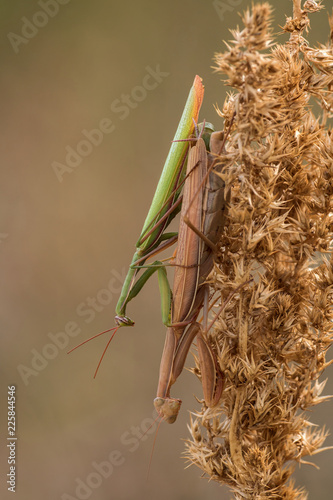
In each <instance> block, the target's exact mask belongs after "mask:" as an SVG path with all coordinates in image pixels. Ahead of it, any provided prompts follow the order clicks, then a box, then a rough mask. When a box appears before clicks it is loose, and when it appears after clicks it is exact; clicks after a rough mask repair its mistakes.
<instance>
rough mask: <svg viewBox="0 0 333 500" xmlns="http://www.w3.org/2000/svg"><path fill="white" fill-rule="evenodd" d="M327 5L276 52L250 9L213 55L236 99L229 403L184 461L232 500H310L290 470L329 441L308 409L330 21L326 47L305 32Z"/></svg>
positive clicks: (294, 23)
mask: <svg viewBox="0 0 333 500" xmlns="http://www.w3.org/2000/svg"><path fill="white" fill-rule="evenodd" d="M321 8H322V6H321V5H320V3H316V2H314V1H313V0H308V1H306V2H305V4H304V5H303V6H301V3H300V0H294V12H293V18H288V19H287V21H286V24H285V27H284V31H285V32H288V33H290V36H289V38H288V41H287V42H286V43H285V44H276V43H275V42H274V41H273V36H272V30H271V7H270V6H269V5H268V4H266V3H265V4H261V5H254V6H253V7H252V9H251V10H248V11H246V12H245V14H244V15H243V19H242V21H243V25H244V27H243V29H237V30H233V31H232V32H231V33H232V35H233V41H231V42H229V43H228V44H226V45H227V51H226V52H224V53H222V54H217V55H216V57H215V63H216V70H217V71H218V72H219V73H221V74H224V75H227V79H226V80H225V82H226V83H227V84H228V85H229V86H231V87H233V89H234V91H233V93H231V94H230V95H229V96H228V98H227V100H226V101H225V104H224V106H223V109H222V110H218V113H219V114H220V116H222V117H223V118H224V119H225V130H227V128H228V126H229V125H230V123H232V128H231V133H230V134H229V137H228V142H227V144H226V150H225V152H224V153H223V155H222V156H221V161H222V162H223V164H224V170H223V173H222V174H221V175H223V177H224V179H225V182H226V186H227V188H228V189H230V192H231V201H230V207H229V211H228V221H227V224H226V228H225V232H224V234H223V238H222V241H221V242H220V254H219V256H218V258H217V260H216V265H215V268H214V272H213V273H212V275H211V282H212V286H213V287H214V289H215V290H217V293H219V294H220V295H221V299H222V300H225V299H226V297H228V296H229V294H230V292H231V291H233V290H236V289H237V290H236V292H235V293H234V295H233V296H232V298H231V300H230V301H229V302H228V305H227V306H226V307H225V309H224V310H223V312H222V313H221V314H220V316H219V319H218V321H217V323H216V324H215V328H214V329H212V330H211V331H209V332H208V334H207V337H208V339H207V340H208V342H209V343H210V345H211V347H212V349H213V350H214V351H215V353H216V355H217V359H218V362H219V364H220V367H221V370H222V371H223V372H224V377H225V387H224V392H223V395H222V399H221V401H220V404H219V405H218V407H216V408H214V409H211V408H207V407H206V406H205V404H204V402H203V403H202V409H201V411H200V412H196V413H193V414H192V416H191V422H190V426H189V429H190V434H191V438H190V439H189V440H188V441H187V444H186V446H187V449H186V457H187V458H188V459H189V461H190V462H191V463H193V464H196V465H197V466H199V467H200V468H201V469H202V470H203V471H204V472H205V473H206V474H207V475H208V477H209V478H210V479H213V480H216V481H218V482H220V483H224V484H227V485H229V486H230V487H231V489H232V491H233V493H234V496H235V498H236V499H254V498H255V499H263V498H265V499H286V500H287V499H305V498H306V497H307V495H306V493H305V492H304V491H303V490H302V489H301V490H299V489H297V488H295V487H294V485H293V481H292V479H291V478H290V476H291V474H292V472H293V469H294V466H295V464H296V463H305V462H306V460H304V459H305V457H307V456H311V455H314V454H316V453H318V452H319V451H322V450H323V447H322V445H323V442H324V440H325V437H326V434H327V433H326V431H325V429H321V430H320V429H319V428H318V427H317V426H315V425H314V424H312V423H311V422H310V421H309V420H308V418H309V416H308V414H307V413H306V410H308V409H310V408H311V407H313V406H314V405H317V404H318V403H321V402H323V401H325V400H326V399H327V398H328V396H326V397H325V396H323V395H322V391H323V388H324V385H325V381H319V377H320V375H322V373H323V371H324V370H325V368H326V367H327V366H328V362H326V360H325V355H326V353H327V350H328V348H329V346H330V345H331V343H332V316H333V314H332V294H333V260H332V257H331V251H330V243H331V240H332V229H333V225H332V222H333V219H332V215H331V213H332V193H333V143H332V130H331V128H330V125H329V120H330V118H332V106H333V93H332V89H333V50H332V43H333V41H332V40H333V14H332V15H331V16H329V25H327V26H328V32H329V27H330V29H331V38H330V43H329V44H328V45H327V46H324V45H320V46H318V47H317V48H312V47H311V46H310V45H309V43H308V42H307V41H306V40H305V38H304V36H305V34H306V31H307V30H308V28H309V18H308V15H309V14H310V13H313V12H316V11H318V10H320V9H321ZM249 280H251V281H250V282H249ZM242 283H246V284H245V285H244V286H243V287H241V288H237V287H239V286H240V285H241V284H242ZM196 365H197V366H196V368H195V369H194V370H193V371H194V372H195V373H196V374H197V375H198V376H199V378H200V366H199V364H198V363H196ZM330 460H332V459H330Z"/></svg>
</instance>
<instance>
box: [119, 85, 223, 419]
mask: <svg viewBox="0 0 333 500" xmlns="http://www.w3.org/2000/svg"><path fill="white" fill-rule="evenodd" d="M193 92H194V97H197V98H198V100H197V102H198V107H197V106H196V107H194V108H195V114H196V118H197V115H198V112H199V109H198V108H200V105H201V102H202V96H203V88H202V86H201V81H200V80H199V79H198V77H196V79H195V81H194V85H193V87H192V89H191V92H190V96H189V100H188V102H187V104H186V106H185V110H184V114H185V123H187V130H186V131H185V130H184V127H183V135H184V132H185V135H187V134H188V130H191V127H190V122H192V123H193V122H194V121H195V120H194V116H193V114H194V113H193V112H192V111H191V110H190V112H188V110H189V106H190V107H191V104H190V105H189V102H190V103H191V100H192V99H193V98H192V96H191V93H193ZM198 96H200V97H198ZM184 114H183V118H182V120H183V119H184ZM182 120H181V123H182ZM188 120H190V122H189V121H188ZM209 128H210V127H206V129H205V130H203V131H202V133H204V132H207V130H209ZM188 137H189V135H187V137H184V138H183V137H182V136H181V134H179V129H178V131H177V133H176V137H175V139H174V143H173V145H172V147H175V148H177V149H178V151H179V152H180V151H181V153H178V155H179V156H178V158H179V159H178V163H177V162H174V163H173V175H172V177H171V179H172V181H171V182H169V183H167V184H166V187H167V189H166V190H165V193H166V194H167V195H168V196H167V197H165V196H164V197H163V198H159V200H160V201H159V203H157V205H156V207H157V208H155V211H152V207H153V205H154V202H155V200H156V199H158V196H157V195H158V193H159V192H160V183H161V182H162V186H163V184H164V183H165V181H164V180H163V174H162V176H161V179H160V183H159V185H158V188H157V190H156V193H155V196H154V200H153V204H152V207H151V209H150V211H149V214H148V216H147V219H146V222H145V224H144V227H143V231H142V234H141V236H140V238H139V241H138V243H137V251H136V253H135V254H134V257H133V260H132V264H131V266H130V269H129V272H128V275H127V278H126V280H125V282H124V286H123V290H122V293H121V296H120V299H119V302H118V305H117V309H116V322H117V324H118V325H119V326H125V325H126V326H128V325H132V324H133V321H132V320H130V319H129V318H128V316H126V315H125V310H126V306H127V304H128V302H129V301H130V300H131V299H132V298H133V297H134V296H135V295H137V293H138V292H139V291H140V290H141V288H142V286H143V284H144V283H145V282H146V281H147V279H148V278H149V277H150V275H151V274H152V273H154V272H155V270H157V271H158V274H159V285H160V292H161V303H162V319H163V323H164V324H165V325H166V326H167V327H168V328H167V333H166V340H165V345H164V350H163V354H162V360H161V366H160V376H159V383H158V389H157V397H156V398H155V401H154V405H155V408H156V409H157V411H158V413H159V415H160V416H161V417H162V418H163V419H164V420H165V421H167V422H169V423H172V422H174V421H175V420H176V418H177V415H178V412H179V409H180V405H181V401H180V400H179V399H175V398H170V388H171V385H172V384H173V383H174V382H175V381H176V379H177V378H178V376H179V375H180V373H181V372H182V370H183V367H184V363H185V360H186V356H187V353H188V351H189V349H190V346H191V344H192V341H193V339H194V338H195V337H197V346H198V353H199V362H200V367H201V372H202V384H203V390H204V398H205V401H206V403H207V405H208V406H214V405H216V404H217V403H218V401H219V399H220V397H221V393H222V389H223V379H222V373H221V371H220V369H219V368H218V365H217V361H216V358H215V355H214V353H213V352H212V351H211V349H210V348H209V347H208V345H207V343H206V342H205V340H204V337H203V335H202V326H201V325H200V324H199V323H197V322H196V319H197V316H198V315H199V313H200V310H201V309H202V306H203V303H204V300H205V297H206V298H207V296H208V294H209V287H208V286H207V285H206V284H205V281H206V279H207V277H208V275H209V273H210V271H211V270H212V267H213V251H214V250H215V249H216V243H217V242H218V239H219V236H220V234H221V230H222V227H223V224H224V218H225V216H224V210H225V198H224V182H223V180H222V179H221V177H219V176H218V175H216V170H217V166H219V167H220V168H221V163H220V162H219V160H218V155H219V154H220V153H221V152H222V149H223V145H224V144H223V142H224V141H223V137H224V136H223V133H222V132H215V133H213V134H212V135H211V137H210V153H208V152H207V151H206V144H205V142H204V140H203V139H202V138H201V137H199V138H197V139H196V140H195V142H196V144H195V145H194V146H193V147H192V148H191V150H190V152H189V154H188V159H187V173H186V177H185V182H184V193H183V195H182V198H180V195H179V190H180V185H181V183H182V182H183V178H184V171H183V170H184V163H185V162H184V160H183V158H184V154H185V155H186V149H187V148H188V142H186V139H187V138H188ZM184 139H185V140H184ZM184 146H185V148H186V149H185V150H184ZM184 151H185V152H184ZM169 156H170V155H169ZM168 158H169V157H168ZM166 165H168V161H167V162H166ZM213 167H215V170H214V171H213ZM162 191H163V189H162ZM179 200H182V208H181V218H180V227H179V232H178V236H176V235H175V234H172V233H170V234H169V233H164V229H165V227H166V226H167V225H168V223H169V222H170V220H171V219H172V218H173V217H174V216H175V215H176V213H177V211H178V202H179ZM176 238H177V239H178V246H177V253H176V259H175V262H174V266H175V275H174V286H173V292H172V294H171V291H170V286H169V284H168V281H167V277H166V271H165V268H164V267H163V266H162V264H161V263H160V262H158V261H157V262H154V263H153V264H151V265H150V266H144V265H143V264H144V261H145V260H146V259H147V258H148V257H150V256H152V255H154V254H156V253H157V252H158V251H159V250H162V249H164V248H166V247H167V246H169V244H171V243H173V242H174V241H175V239H176ZM147 242H148V243H147ZM140 265H141V266H140ZM138 267H148V269H147V270H146V271H145V272H144V274H143V275H142V276H141V278H139V279H138V280H137V281H136V282H135V281H134V280H135V276H136V273H137V272H138ZM206 303H207V301H206ZM206 314H207V308H206Z"/></svg>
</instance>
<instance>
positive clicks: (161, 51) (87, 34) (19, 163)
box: [0, 0, 333, 500]
mask: <svg viewBox="0 0 333 500" xmlns="http://www.w3.org/2000/svg"><path fill="white" fill-rule="evenodd" d="M64 3H66V2H64ZM220 3H221V4H223V2H220ZM250 4H251V2H250V1H248V0H243V1H240V0H225V1H224V8H225V12H224V14H223V13H222V11H220V17H219V15H218V14H217V12H216V10H215V9H214V3H213V2H205V1H199V0H194V1H181V2H179V1H178V2H177V1H175V0H169V1H167V2H162V1H159V2H158V1H148V0H146V1H141V2H136V1H132V2H114V1H107V0H97V1H95V2H88V1H80V2H79V1H77V0H71V1H69V2H68V3H67V4H66V5H65V4H64V5H59V12H58V13H57V14H56V15H54V16H53V17H51V16H49V18H46V23H45V26H43V27H40V28H38V29H37V32H36V33H34V34H32V35H31V32H30V35H31V36H30V39H26V42H27V43H20V42H18V40H19V39H16V42H15V43H16V44H15V43H14V42H13V35H12V39H11V41H10V39H9V38H8V33H10V32H11V33H15V34H16V35H21V32H22V27H23V25H24V23H26V20H24V19H23V20H22V18H26V19H28V20H30V21H31V20H32V19H35V20H37V23H38V22H39V23H41V24H43V23H44V21H45V16H44V17H43V16H39V15H38V14H37V15H36V13H38V12H40V11H41V10H42V9H41V7H40V5H39V4H38V3H37V2H36V1H31V0H24V1H16V2H2V3H1V5H0V8H1V16H0V17H1V21H0V22H1V32H2V44H1V49H0V51H1V52H0V54H1V61H2V71H1V96H2V113H1V118H2V119H1V133H0V141H1V150H2V152H1V188H2V195H1V212H0V214H1V215H0V217H1V219H0V268H1V284H2V286H1V300H0V308H1V312H0V314H1V351H0V356H1V359H0V367H1V368H0V369H1V391H0V404H1V421H0V422H1V431H2V432H1V436H0V437H1V443H0V459H1V463H0V465H1V483H2V484H1V486H0V487H1V498H12V497H10V496H9V494H8V493H7V491H6V485H5V484H4V483H5V481H6V478H5V474H6V473H7V471H8V465H7V463H6V460H7V448H6V432H7V431H6V397H7V396H6V390H7V385H11V384H16V386H17V425H18V447H17V462H18V477H17V493H16V497H15V498H16V499H17V500H23V499H24V500H36V499H46V498H47V499H61V498H70V497H66V496H64V494H65V493H67V494H68V495H72V496H73V497H74V498H75V487H76V481H77V479H78V478H80V479H81V480H83V481H86V480H87V477H88V476H89V475H90V474H91V473H92V472H94V471H95V469H94V466H93V465H92V464H93V462H102V461H105V460H109V455H110V453H112V452H114V451H115V450H118V458H117V457H116V462H117V460H119V461H121V462H122V463H121V464H120V465H118V466H116V467H114V470H113V472H112V474H111V475H110V476H109V477H108V478H105V479H103V481H102V483H101V485H100V486H98V487H96V488H95V489H94V490H93V492H92V493H91V496H89V497H88V496H87V498H92V499H99V500H104V499H113V498H114V499H117V500H121V499H129V498H131V499H144V498H147V497H148V498H158V499H159V500H165V499H169V498H173V499H183V500H186V499H191V500H200V499H202V498H209V499H210V500H214V499H218V498H219V499H221V498H230V494H229V492H228V490H227V489H226V488H224V487H223V488H221V487H219V486H218V485H216V484H214V483H212V482H211V483H208V482H207V480H206V479H200V471H199V470H198V469H196V468H194V467H191V468H190V469H187V470H184V465H185V463H184V460H182V459H181V458H180V456H181V453H182V451H183V449H184V444H183V442H182V441H181V438H186V437H187V436H188V432H187V428H186V424H187V422H188V410H195V408H197V406H196V403H195V400H194V397H193V394H194V393H195V394H197V395H198V396H200V394H201V392H200V386H199V383H198V381H197V380H196V379H195V378H194V377H193V376H191V375H190V374H189V373H188V372H184V374H183V375H182V377H181V378H180V379H179V381H178V382H177V386H176V387H175V389H174V395H175V396H179V397H181V398H182V399H183V408H182V412H181V415H180V417H179V419H178V421H177V423H176V424H174V425H173V426H168V425H161V427H160V430H159V434H158V438H157V442H156V446H155V451H154V456H153V459H152V465H151V470H150V476H149V480H148V481H147V480H146V476H147V470H148V466H149V460H150V454H151V449H152V445H153V437H152V434H147V435H146V436H145V438H144V439H143V440H142V441H141V442H140V443H139V444H138V442H137V441H135V438H134V440H133V433H135V432H136V430H135V428H136V427H140V428H145V426H146V424H147V423H148V422H149V419H150V418H151V416H152V409H153V407H152V400H153V397H154V394H155V390H156V384H157V376H158V366H159V360H160V355H161V351H162V346H163V337H164V327H163V326H162V325H161V321H160V308H159V295H158V287H157V280H156V279H152V280H151V282H150V283H149V284H148V285H147V286H146V288H145V290H144V292H143V293H142V294H141V295H140V296H139V297H138V298H137V300H136V301H135V302H133V304H131V305H130V306H129V313H130V315H131V317H133V318H135V320H136V326H135V328H134V329H122V330H121V331H120V332H119V334H118V335H117V336H116V337H115V339H114V342H113V343H112V346H111V348H110V349H109V351H108V353H107V356H106V358H105V361H104V363H103V365H102V367H101V370H100V373H99V375H98V377H97V379H96V380H92V375H93V372H94V370H95V367H96V364H97V362H98V359H99V357H100V355H101V352H102V350H103V348H104V346H105V343H106V340H107V338H101V339H98V340H95V341H94V342H91V343H90V344H88V345H87V346H84V347H82V348H81V349H80V350H78V351H76V352H75V353H73V354H71V355H70V356H67V355H66V350H67V348H63V349H59V350H58V352H56V351H54V350H52V347H51V348H48V347H46V352H47V353H48V355H49V356H52V355H54V358H53V359H49V360H48V361H47V362H45V364H46V366H45V367H44V368H43V369H42V368H41V366H40V370H39V371H35V374H33V375H32V374H27V375H26V378H25V381H26V383H24V381H23V379H22V377H21V376H20V374H19V372H18V366H19V365H24V366H25V367H27V368H28V369H31V368H32V357H33V354H32V350H34V349H35V350H36V351H37V352H38V353H42V352H43V350H44V352H45V346H46V345H47V344H52V340H51V338H50V336H49V334H50V333H51V334H56V333H59V332H63V331H64V329H65V327H66V325H67V330H68V329H69V328H70V325H68V323H70V322H74V323H76V324H77V328H78V329H79V330H80V333H79V335H77V336H76V337H74V338H70V337H69V336H68V335H67V334H65V335H64V336H63V342H67V341H68V347H69V346H70V347H74V346H75V345H76V344H77V343H78V342H80V341H81V340H84V339H86V338H88V337H89V336H91V335H93V334H94V333H98V332H100V331H102V330H105V329H106V328H110V327H112V326H113V316H114V307H115V303H116V299H117V293H116V292H117V290H119V289H120V288H119V287H120V283H119V279H118V280H117V278H115V277H116V276H117V273H118V275H119V273H120V274H122V273H123V272H124V271H125V270H126V267H127V266H128V264H129V260H130V258H131V256H132V253H133V248H134V242H135V240H136V238H137V237H138V232H139V230H140V229H141V226H142V223H143V220H144V217H145V215H146V212H147V209H148V207H149V204H150V201H151V197H152V193H153V190H154V189H155V185H156V182H157V180H158V177H159V173H160V169H161V165H162V164H163V162H164V159H165V156H166V154H167V151H168V148H169V144H170V141H171V139H172V137H173V134H174V132H175V129H176V126H177V123H178V120H179V118H180V114H181V111H182V108H183V105H184V102H185V99H186V96H187V94H188V91H189V88H190V86H191V83H192V81H193V78H194V75H195V74H196V73H197V74H199V75H200V76H201V77H202V78H203V79H204V83H205V86H206V94H205V101H204V105H203V108H202V112H201V118H206V119H207V120H210V121H213V122H214V123H215V124H216V126H217V127H219V126H220V125H221V122H220V119H219V118H218V117H217V116H216V114H215V112H214V109H213V104H215V103H218V104H220V105H222V103H223V100H224V97H225V93H226V90H227V89H225V88H224V86H223V84H222V83H221V82H220V77H219V76H218V75H216V74H215V75H214V74H213V72H212V70H211V65H212V57H213V54H214V52H216V51H221V50H223V49H224V45H223V43H222V39H228V38H230V35H229V32H228V30H229V29H230V28H233V27H235V26H236V24H237V23H238V22H239V21H238V16H237V12H238V11H242V10H244V9H245V8H246V7H247V6H249V5H250ZM273 5H274V7H275V14H276V21H275V27H276V31H280V28H279V26H281V25H283V22H284V18H285V16H284V15H285V13H286V14H288V15H289V14H290V12H291V2H290V1H288V0H279V1H277V0H273ZM34 16H35V17H34ZM221 17H223V19H222V18H221ZM43 19H44V21H43ZM312 27H313V30H312V32H311V36H310V39H311V40H312V41H313V40H315V39H318V40H320V41H322V42H325V41H326V39H327V35H328V28H327V13H326V12H323V13H321V14H318V15H315V16H313V17H312ZM284 39H285V37H284V36H282V37H281V40H284ZM13 45H14V46H15V48H16V52H17V53H16V52H15V50H14V46H13ZM157 65H160V68H161V71H163V72H166V73H169V75H168V76H167V77H165V78H164V79H163V80H162V82H161V83H160V84H159V85H158V86H157V87H156V89H154V90H150V91H149V92H148V93H147V96H146V98H145V99H143V100H142V101H141V102H138V103H137V106H136V108H135V109H130V112H129V114H128V116H127V117H126V118H124V119H121V115H120V114H119V113H117V112H116V111H115V110H113V111H112V110H111V108H110V106H111V105H112V103H114V102H115V100H117V99H121V96H122V95H123V94H130V93H131V92H132V91H133V89H134V88H135V87H136V86H140V85H141V84H142V81H143V79H144V77H145V75H146V73H147V70H146V67H147V66H150V67H151V68H155V67H156V66H157ZM134 92H135V91H134ZM104 118H109V119H110V120H112V122H113V124H114V131H113V132H112V133H110V134H105V135H104V136H103V141H102V143H101V144H100V145H99V146H95V147H93V148H92V151H91V153H90V154H89V155H88V156H86V157H85V158H83V159H82V162H81V164H80V165H79V166H77V167H76V168H75V169H73V171H72V172H71V173H66V174H64V175H63V180H62V182H59V180H58V178H57V176H56V175H55V172H54V170H53V168H52V164H53V162H55V161H57V162H60V163H64V162H65V155H66V147H67V146H70V147H73V148H75V147H76V146H77V144H78V143H79V142H80V141H81V140H82V139H83V138H84V137H83V135H82V130H84V129H86V130H92V129H95V128H96V127H97V126H98V124H99V123H100V121H101V120H102V119H104ZM111 278H113V280H112V281H111V282H110V279H111ZM109 282H110V283H111V287H112V290H113V291H112V292H110V294H109V295H108V296H106V295H104V292H101V290H103V289H105V288H106V287H107V285H108V283H109ZM89 297H90V298H92V299H93V298H96V297H97V301H98V308H99V311H98V312H97V311H95V313H94V317H93V316H92V314H91V315H89V316H88V313H87V315H82V312H84V311H86V309H87V308H88V305H87V300H88V299H89ZM101 301H104V304H101ZM78 307H80V308H81V309H80V311H81V313H78ZM88 320H91V321H90V322H88ZM48 349H49V350H48ZM36 351H34V352H36ZM191 362H192V361H191V357H189V360H188V362H187V365H188V366H189V365H190V364H191ZM21 369H22V367H21ZM329 374H330V375H331V376H332V375H333V373H332V369H331V370H327V373H325V375H324V376H326V375H329ZM332 385H333V383H332V381H331V383H330V384H328V387H327V390H326V393H332V391H333V387H332ZM332 408H333V406H332V402H329V403H325V404H323V405H321V407H320V408H317V409H315V410H314V411H313V412H312V414H311V415H310V416H309V418H310V419H311V421H312V422H315V423H317V424H324V423H326V425H327V427H328V428H331V429H332V428H333V419H332ZM147 419H148V420H147ZM152 430H153V429H152ZM130 435H131V436H132V441H131V442H128V441H126V439H128V438H129V436H130ZM327 444H333V441H332V438H329V439H328V440H327ZM135 446H137V449H135V450H134V451H133V448H135ZM115 456H116V455H114V457H115ZM119 456H121V459H119ZM314 461H315V463H316V464H317V465H318V466H320V470H319V471H318V470H316V469H315V468H313V467H311V466H308V465H303V466H302V468H300V469H299V470H298V471H297V474H296V481H297V483H298V484H300V485H302V484H303V485H305V486H306V488H307V489H308V490H309V491H310V498H313V499H314V498H315V499H316V500H328V499H330V498H332V488H333V475H332V465H331V464H332V452H325V453H323V454H322V455H320V456H317V457H315V458H314ZM117 463H118V462H117ZM91 477H93V476H91ZM81 498H83V497H82V496H81Z"/></svg>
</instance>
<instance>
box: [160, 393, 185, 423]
mask: <svg viewBox="0 0 333 500" xmlns="http://www.w3.org/2000/svg"><path fill="white" fill-rule="evenodd" d="M181 404H182V401H181V399H175V398H159V397H158V398H155V399H154V406H155V409H156V411H157V413H158V414H159V416H160V417H161V418H162V419H163V420H165V422H167V423H168V424H173V423H174V422H175V421H176V418H177V416H178V413H179V410H180V407H181Z"/></svg>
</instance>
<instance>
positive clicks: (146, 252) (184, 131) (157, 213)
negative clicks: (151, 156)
mask: <svg viewBox="0 0 333 500" xmlns="http://www.w3.org/2000/svg"><path fill="white" fill-rule="evenodd" d="M203 95H204V87H203V85H202V80H201V78H200V77H199V76H196V77H195V79H194V82H193V85H192V87H191V90H190V93H189V96H188V99H187V101H186V104H185V108H184V111H183V114H182V117H181V119H180V122H179V125H178V128H177V131H176V134H175V137H174V139H173V142H172V145H171V148H170V150H169V153H168V156H167V159H166V161H165V164H164V167H163V170H162V174H161V177H160V179H159V182H158V185H157V188H156V191H155V195H154V197H153V201H152V203H151V206H150V209H149V212H148V215H147V217H146V220H145V222H144V225H143V228H142V231H141V234H140V237H139V239H138V241H137V243H136V250H135V253H134V255H133V258H132V262H131V264H130V266H129V270H128V273H127V276H126V278H125V281H124V284H123V287H122V291H121V293H120V297H119V300H118V303H117V306H116V315H115V322H116V324H117V325H118V326H133V325H134V321H132V320H131V319H130V318H129V317H128V316H127V315H126V306H127V304H128V303H129V302H130V300H132V299H133V298H134V297H135V296H136V295H137V294H138V293H139V291H140V290H141V289H142V287H143V286H144V284H145V283H146V281H147V280H148V279H149V277H150V276H151V275H152V274H153V273H154V271H155V270H158V275H159V285H160V290H161V297H162V301H161V305H162V319H163V322H164V324H167V322H168V321H169V311H170V301H171V293H170V288H169V287H168V285H166V282H165V280H164V278H165V269H164V268H163V267H160V266H159V263H158V264H156V263H154V264H152V265H151V266H149V267H148V269H147V270H146V271H145V272H144V273H143V275H142V276H141V277H140V278H139V279H138V280H137V281H135V279H136V277H137V274H138V271H139V269H138V266H143V265H144V262H145V260H146V259H147V258H148V257H151V256H152V255H154V254H156V253H158V252H159V251H162V250H164V249H166V248H167V247H168V246H170V245H172V244H173V243H174V242H175V241H176V239H177V235H176V234H175V233H166V232H165V229H166V228H167V226H168V225H169V224H170V222H171V221H172V219H173V218H174V217H175V216H176V215H177V213H178V212H179V210H180V204H181V201H182V198H181V196H180V192H181V187H182V184H183V182H184V177H185V170H186V157H187V153H188V148H189V144H188V142H186V139H188V137H190V136H191V134H192V133H193V131H194V123H197V121H198V116H199V110H200V107H201V104H202V101H203Z"/></svg>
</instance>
